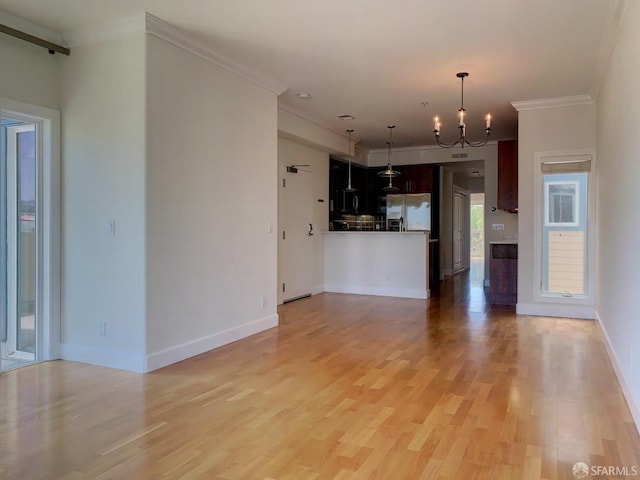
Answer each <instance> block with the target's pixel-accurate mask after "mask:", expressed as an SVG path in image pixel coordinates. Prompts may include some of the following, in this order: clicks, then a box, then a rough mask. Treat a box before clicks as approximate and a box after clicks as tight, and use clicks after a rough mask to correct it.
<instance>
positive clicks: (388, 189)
mask: <svg viewBox="0 0 640 480" xmlns="http://www.w3.org/2000/svg"><path fill="white" fill-rule="evenodd" d="M398 190H400V189H399V188H398V187H394V186H393V177H389V185H387V186H385V187H382V191H384V192H397V191H398Z"/></svg>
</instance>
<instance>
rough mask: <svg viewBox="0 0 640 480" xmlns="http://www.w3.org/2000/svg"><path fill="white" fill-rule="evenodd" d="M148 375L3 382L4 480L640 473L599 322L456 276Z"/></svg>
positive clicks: (345, 301)
mask: <svg viewBox="0 0 640 480" xmlns="http://www.w3.org/2000/svg"><path fill="white" fill-rule="evenodd" d="M279 315H280V326H279V327H278V328H275V329H272V330H269V331H266V332H263V333H260V334H258V335H254V336H252V337H250V338H247V339H244V340H241V341H239V342H236V343H233V344H231V345H227V346H225V347H222V348H219V349H217V350H214V351H211V352H208V353H206V354H203V355H200V356H198V357H195V358H193V359H189V360H186V361H184V362H180V363H178V364H175V365H172V366H169V367H166V368H163V369H161V370H158V371H156V372H152V373H150V374H147V375H139V374H135V373H129V372H123V371H118V370H111V369H107V368H101V367H95V366H90V365H83V364H78V363H73V362H64V361H56V362H48V363H41V364H37V365H34V366H29V367H25V368H22V369H18V370H12V371H9V372H5V373H3V374H2V375H0V422H1V423H0V437H1V438H0V478H2V479H3V480H18V479H20V480H24V479H29V480H40V479H43V480H44V479H46V480H50V479H70V480H77V479H102V478H104V479H119V478H122V479H130V478H136V479H167V478H169V479H174V478H175V479H200V478H207V479H209V478H211V479H241V480H244V479H260V480H263V479H278V480H279V479H288V478H290V479H296V480H297V479H303V480H307V479H357V478H362V479H394V480H395V479H419V478H423V479H429V480H431V479H458V478H460V479H469V478H476V479H499V478H505V479H523V478H524V479H538V478H541V479H550V480H558V479H572V478H573V475H572V473H571V468H572V466H573V464H574V463H576V462H578V461H584V462H587V463H589V464H598V465H613V466H620V467H623V466H627V467H632V466H636V467H640V438H639V436H638V432H637V430H636V427H635V425H634V424H633V420H632V417H631V415H630V412H629V410H628V408H627V406H626V404H625V401H624V398H623V396H622V392H621V390H620V387H619V385H618V383H617V381H616V378H615V375H614V372H613V369H612V367H611V364H610V362H609V359H608V357H607V355H606V351H605V349H604V344H603V339H602V336H601V334H600V332H599V330H598V328H597V326H596V325H595V323H594V322H591V321H584V320H569V319H556V318H543V317H524V316H517V315H515V313H514V310H513V308H511V307H491V306H488V305H486V304H485V303H484V293H483V292H482V289H481V288H480V287H474V286H473V285H469V283H468V278H467V277H465V275H461V276H456V277H454V278H453V279H452V280H449V281H448V282H446V283H445V284H444V285H443V287H442V289H441V296H440V297H438V298H431V299H429V300H412V299H399V298H383V297H371V296H358V295H341V294H321V295H315V296H313V297H310V298H306V299H303V300H299V301H297V302H292V303H289V304H286V305H283V306H281V307H280V308H279Z"/></svg>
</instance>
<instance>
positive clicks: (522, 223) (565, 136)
mask: <svg viewBox="0 0 640 480" xmlns="http://www.w3.org/2000/svg"><path fill="white" fill-rule="evenodd" d="M595 128H596V106H595V104H593V103H592V104H587V105H578V106H564V107H553V108H540V109H532V110H521V111H520V112H519V114H518V238H519V242H518V311H522V312H529V311H531V310H532V309H536V308H543V307H544V306H543V305H541V304H540V302H535V301H534V274H533V272H534V222H535V214H534V210H535V205H534V184H535V179H536V175H538V173H539V172H536V169H535V168H534V164H535V154H536V152H547V151H560V150H574V149H588V148H595V141H596V135H595V132H596V130H595ZM554 308H555V309H556V312H558V311H560V309H562V308H563V307H562V306H555V307H554ZM549 315H551V313H549ZM556 315H557V313H556Z"/></svg>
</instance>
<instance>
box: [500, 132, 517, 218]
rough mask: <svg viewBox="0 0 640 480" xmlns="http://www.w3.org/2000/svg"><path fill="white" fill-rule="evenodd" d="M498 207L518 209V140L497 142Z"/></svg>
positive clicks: (509, 210) (510, 209) (507, 209)
mask: <svg viewBox="0 0 640 480" xmlns="http://www.w3.org/2000/svg"><path fill="white" fill-rule="evenodd" d="M498 208H499V209H500V210H506V211H508V212H512V213H515V212H517V211H518V141H517V140H507V141H500V142H498Z"/></svg>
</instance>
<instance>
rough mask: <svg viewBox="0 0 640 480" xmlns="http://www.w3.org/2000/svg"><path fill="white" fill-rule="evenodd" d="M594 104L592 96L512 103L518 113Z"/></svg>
mask: <svg viewBox="0 0 640 480" xmlns="http://www.w3.org/2000/svg"><path fill="white" fill-rule="evenodd" d="M594 103H595V101H594V100H593V98H591V95H573V96H570V97H558V98H542V99H540V100H522V101H518V102H511V105H513V108H515V109H516V110H517V111H519V112H522V111H524V110H541V109H544V108H558V107H575V106H578V105H591V104H594Z"/></svg>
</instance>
